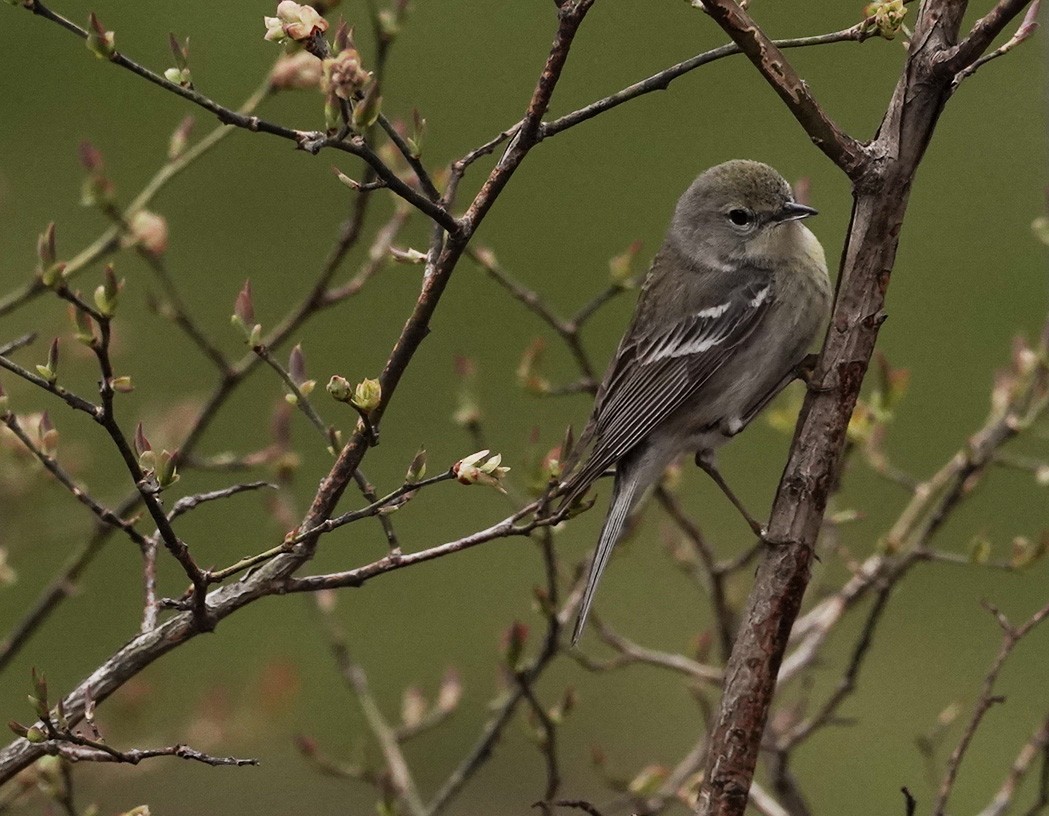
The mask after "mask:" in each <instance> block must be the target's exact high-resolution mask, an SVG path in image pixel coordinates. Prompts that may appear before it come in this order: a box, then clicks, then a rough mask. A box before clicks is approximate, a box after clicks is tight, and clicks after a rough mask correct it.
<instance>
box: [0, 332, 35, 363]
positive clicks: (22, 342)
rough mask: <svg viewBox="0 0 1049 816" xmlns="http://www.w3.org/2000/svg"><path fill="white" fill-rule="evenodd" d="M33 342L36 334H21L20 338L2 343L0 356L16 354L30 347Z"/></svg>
mask: <svg viewBox="0 0 1049 816" xmlns="http://www.w3.org/2000/svg"><path fill="white" fill-rule="evenodd" d="M34 340H36V332H29V333H28V334H23V335H22V336H21V337H18V338H16V339H14V340H12V341H11V342H9V343H4V345H2V346H0V356H3V357H6V356H7V355H8V354H11V353H13V352H16V351H18V350H19V349H20V348H25V347H26V346H28V345H31V344H32V343H33V341H34Z"/></svg>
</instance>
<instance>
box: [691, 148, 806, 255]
mask: <svg viewBox="0 0 1049 816" xmlns="http://www.w3.org/2000/svg"><path fill="white" fill-rule="evenodd" d="M815 214H816V210H814V209H813V208H812V207H809V206H806V205H804V204H799V203H797V202H796V201H795V200H794V195H793V193H792V192H791V189H790V185H789V184H787V182H786V180H785V179H784V178H783V176H781V175H780V174H779V173H777V172H776V171H775V170H773V169H772V168H771V167H769V166H768V165H767V164H762V163H761V162H756V161H747V160H743V159H737V160H734V161H729V162H725V163H724V164H719V165H717V166H716V167H711V168H710V169H709V170H707V171H706V172H704V173H702V174H701V175H700V176H699V177H698V178H697V179H696V180H695V181H694V182H692V186H690V187H689V188H688V190H686V191H685V194H684V195H683V196H681V199H680V200H679V201H678V204H677V209H676V210H675V212H674V219H673V222H672V224H671V239H672V240H673V241H674V243H675V244H676V245H677V247H678V249H679V250H681V251H682V252H684V253H685V255H686V256H688V257H689V258H692V259H693V260H695V261H698V262H699V263H700V264H706V265H708V266H714V267H723V268H725V269H726V271H727V269H728V268H730V267H733V266H737V265H739V264H740V263H741V262H747V263H752V264H758V265H762V266H765V265H772V266H775V265H777V264H779V263H781V262H782V261H783V260H785V259H787V258H789V257H790V256H791V255H792V254H794V253H796V252H799V251H801V248H802V247H803V246H804V245H805V243H806V233H807V230H805V229H804V228H803V227H801V226H800V225H799V224H797V222H798V221H800V220H801V219H803V218H808V217H809V216H811V215H815Z"/></svg>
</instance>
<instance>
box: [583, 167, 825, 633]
mask: <svg viewBox="0 0 1049 816" xmlns="http://www.w3.org/2000/svg"><path fill="white" fill-rule="evenodd" d="M815 212H816V211H815V210H813V209H812V208H811V207H806V206H804V205H801V204H798V203H796V202H795V201H794V199H793V195H792V193H791V189H790V186H789V185H788V184H787V182H786V181H785V180H784V179H783V177H782V176H780V175H779V173H777V172H776V171H775V170H773V169H772V168H771V167H769V166H768V165H765V164H761V163H759V162H754V161H743V160H737V161H730V162H726V163H725V164H720V165H718V166H716V167H712V168H711V169H709V170H707V171H706V172H705V173H703V174H702V175H700V176H699V177H698V178H697V179H696V180H695V181H694V182H693V183H692V185H691V186H690V187H689V188H688V190H686V191H685V194H684V195H682V196H681V198H680V200H679V201H678V203H677V207H676V209H675V211H674V216H673V218H672V220H671V223H670V229H669V230H668V231H667V236H666V239H665V240H664V242H663V246H662V247H661V248H660V250H659V252H658V253H656V256H655V258H654V260H653V261H652V267H651V269H650V270H649V273H648V276H647V277H646V279H645V284H644V286H643V288H642V290H641V296H640V298H639V299H638V302H637V307H636V309H635V312H634V317H633V320H632V321H631V323H630V326H629V327H628V328H627V331H626V333H625V335H624V336H623V339H622V340H621V341H620V344H619V348H618V350H617V351H616V354H615V357H614V358H613V360H612V363H611V364H610V365H609V368H608V371H607V373H606V374H605V377H604V380H603V382H602V384H601V387H600V389H599V390H598V394H597V399H596V401H595V404H594V410H593V414H592V416H591V419H590V422H589V424H588V426H587V430H586V431H585V432H584V434H583V438H582V439H581V443H580V454H581V460H580V461H577V462H575V463H573V464H572V465H571V466H570V468H569V472H568V474H567V476H566V480H565V482H564V484H563V486H562V491H563V494H564V496H565V499H564V501H565V502H571V501H574V500H575V499H576V498H578V497H579V496H581V495H582V494H583V493H585V492H586V490H587V489H588V488H589V487H590V486H591V485H592V484H593V482H594V481H595V480H596V479H597V478H598V477H599V476H600V475H601V474H602V473H603V472H604V471H605V470H606V469H607V468H609V467H611V466H612V465H615V466H616V478H615V486H614V488H613V492H612V503H611V506H610V508H609V511H608V517H607V518H606V519H605V524H604V528H603V529H602V532H601V539H600V542H599V543H598V547H597V550H596V551H595V553H594V557H593V560H592V562H591V565H590V572H589V576H588V579H587V586H586V591H585V593H584V596H583V601H582V604H581V606H580V610H579V617H578V619H577V621H576V628H575V633H574V635H573V640H575V639H578V637H579V634H580V632H581V631H582V628H583V624H584V622H585V620H586V615H587V612H588V611H589V608H590V604H591V602H592V601H593V596H594V591H595V590H596V588H597V582H598V580H599V579H600V577H601V572H602V570H603V569H604V566H605V563H606V562H607V560H608V557H609V555H610V554H611V552H612V548H613V546H614V545H615V543H616V541H617V540H618V539H619V537H620V535H621V534H622V530H623V525H624V523H625V521H626V519H627V516H628V515H629V513H630V510H631V509H632V508H633V507H634V505H635V504H636V503H637V501H638V500H639V499H640V498H641V496H642V495H643V494H644V493H645V491H646V490H647V489H648V488H649V487H651V486H652V485H653V484H655V483H656V482H657V481H658V479H659V478H660V475H661V474H662V473H663V471H664V470H665V469H666V467H667V466H668V465H669V464H670V463H671V462H673V460H674V459H676V458H677V457H678V456H679V455H681V454H683V453H691V454H696V455H697V457H699V458H700V459H702V460H703V461H705V462H709V463H711V464H710V467H711V468H712V467H713V464H712V461H713V459H712V457H713V451H714V450H715V449H716V448H717V447H718V446H720V445H721V444H723V443H724V442H725V441H727V440H728V439H729V438H730V437H732V436H734V435H735V434H737V433H739V431H741V430H742V429H743V428H745V427H746V425H747V424H748V423H749V422H750V421H751V419H753V417H754V416H755V415H756V414H757V413H758V412H759V411H760V410H761V409H762V408H763V407H764V406H765V405H766V404H767V403H768V402H769V400H771V399H772V397H774V396H775V395H776V394H777V393H778V392H779V391H780V389H782V388H783V387H784V386H785V385H786V384H787V383H788V382H790V380H791V379H793V378H794V376H795V372H796V370H797V366H798V365H799V363H800V362H801V361H802V359H803V358H804V357H805V354H806V352H807V350H808V348H809V346H810V345H811V344H812V341H813V340H814V338H815V337H816V334H817V332H818V331H819V329H820V327H821V326H822V325H823V324H824V323H825V322H826V320H827V316H828V314H829V311H830V304H831V288H830V281H829V279H828V276H827V263H826V259H825V257H824V254H823V248H822V247H821V246H820V244H819V241H817V240H816V238H815V236H814V235H813V234H812V233H811V232H810V231H809V230H808V228H806V227H805V226H804V225H803V224H801V223H800V221H801V219H803V218H807V217H808V216H810V215H814V214H815Z"/></svg>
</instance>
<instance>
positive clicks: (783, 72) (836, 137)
mask: <svg viewBox="0 0 1049 816" xmlns="http://www.w3.org/2000/svg"><path fill="white" fill-rule="evenodd" d="M702 2H703V7H704V8H705V9H706V10H707V11H708V12H709V13H710V16H711V17H713V18H714V20H715V22H717V24H718V25H720V26H721V28H722V30H723V31H724V32H725V33H726V34H728V36H729V37H730V38H732V41H733V42H734V43H736V45H737V46H739V48H740V50H741V51H742V52H743V53H744V54H746V55H747V58H748V59H749V60H750V61H751V62H752V63H754V66H755V67H756V68H757V69H758V71H760V72H761V75H762V76H763V77H765V80H766V81H767V82H768V83H769V85H771V86H772V89H773V90H774V91H775V92H776V93H777V94H779V97H780V99H782V100H783V102H784V104H785V105H786V106H787V109H788V110H789V111H790V112H791V113H792V114H793V115H794V118H795V119H797V120H798V122H799V124H801V126H802V127H803V128H804V129H805V132H806V133H807V134H808V135H809V138H810V139H812V141H813V143H814V144H815V145H816V147H818V148H819V149H820V150H822V151H823V152H824V153H825V154H827V157H828V158H829V159H830V160H831V161H833V162H834V163H835V164H836V165H838V167H840V168H841V169H842V170H843V171H844V172H845V174H846V175H847V176H849V178H852V179H856V178H859V177H860V176H861V175H862V174H863V173H864V172H865V171H866V170H867V167H868V157H867V155H866V152H865V150H864V148H863V145H861V144H860V143H859V142H857V141H856V140H855V139H853V138H852V137H851V136H849V135H848V134H847V133H845V131H843V130H842V129H841V128H840V127H838V125H837V124H836V123H835V122H834V121H833V120H832V119H831V118H830V117H829V116H828V115H827V113H826V112H825V111H824V110H823V108H821V107H820V105H819V103H818V102H817V101H816V98H815V97H814V96H813V95H812V92H811V91H810V90H809V86H808V85H807V84H806V83H805V81H804V80H803V79H802V78H801V77H800V76H799V75H798V72H797V71H795V70H794V66H793V65H791V64H790V62H788V60H787V58H786V57H785V56H784V55H783V52H782V51H780V49H779V48H777V47H776V45H775V43H773V42H772V40H770V39H769V38H768V37H767V36H766V35H765V32H763V31H762V30H761V28H760V27H759V26H758V24H757V23H755V22H754V20H753V19H752V18H751V16H750V15H749V14H747V12H746V11H744V10H743V9H742V8H740V7H739V5H737V4H736V2H735V0H702Z"/></svg>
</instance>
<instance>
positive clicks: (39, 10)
mask: <svg viewBox="0 0 1049 816" xmlns="http://www.w3.org/2000/svg"><path fill="white" fill-rule="evenodd" d="M25 7H26V8H27V9H29V10H30V11H32V12H33V13H34V14H36V15H38V16H40V17H43V18H45V19H47V20H50V21H52V22H54V23H58V24H59V25H60V26H62V28H64V29H66V30H67V31H70V32H72V33H73V34H75V35H77V36H78V37H80V38H81V39H85V40H86V39H87V36H88V33H87V31H86V30H85V29H83V28H81V27H80V26H78V25H77V24H76V23H73V22H71V21H70V20H67V19H66V18H64V17H62V16H61V15H60V14H57V13H55V12H54V11H52V10H51V9H49V8H47V7H46V6H44V4H43V3H41V2H40V0H29V4H28V5H26V6H25ZM109 61H110V62H112V63H114V64H115V65H118V66H120V67H121V68H124V69H126V70H128V71H131V72H132V73H134V74H137V75H138V76H140V77H142V78H143V79H145V80H147V81H149V82H152V83H153V84H154V85H158V86H159V87H161V88H163V89H164V90H166V91H168V92H170V93H173V94H175V95H176V96H181V97H182V98H183V99H186V100H187V101H189V102H192V103H193V104H195V105H199V106H200V107H202V108H204V109H205V110H207V111H210V112H211V113H213V114H215V116H217V117H218V119H219V121H220V122H222V123H223V124H226V125H233V126H235V127H238V128H243V129H244V130H248V131H251V132H252V133H259V132H262V133H268V134H270V135H273V136H279V137H280V138H282V139H288V140H290V141H292V142H294V143H295V144H296V146H297V147H298V148H299V149H301V150H305V151H306V152H307V153H311V154H314V155H316V154H317V153H319V152H320V151H321V150H322V149H324V148H326V147H330V148H334V149H335V150H341V151H343V152H346V153H350V154H352V155H354V156H357V157H359V158H361V159H363V160H364V161H365V162H367V163H368V165H369V166H370V167H371V168H372V169H373V170H374V171H375V172H376V174H377V175H378V176H379V178H380V179H382V180H383V181H384V182H385V183H386V186H387V187H389V188H390V190H391V191H392V192H394V193H396V194H397V195H398V196H400V197H401V198H403V199H404V200H405V201H407V202H408V203H409V204H411V205H412V206H414V207H415V208H416V209H418V210H419V211H420V212H422V213H424V214H425V215H427V216H429V217H430V218H431V219H433V220H434V221H435V222H436V223H438V224H440V225H441V226H442V227H443V228H444V229H446V230H447V231H448V232H449V233H450V234H455V233H458V232H459V230H460V225H459V223H458V222H457V221H456V219H455V218H454V217H453V216H452V214H451V213H449V212H448V211H447V210H446V209H444V207H442V206H441V205H440V204H437V203H435V202H433V201H431V200H430V199H429V198H427V197H426V196H424V195H422V194H421V193H419V192H418V191H417V190H415V189H414V188H412V187H410V186H408V185H407V184H405V183H404V182H403V181H402V180H401V179H400V178H399V177H398V176H397V174H396V173H394V172H393V170H391V169H390V168H389V167H388V166H387V165H386V164H385V162H383V161H382V159H380V158H379V156H378V155H377V154H376V153H375V151H373V150H372V149H371V148H370V147H369V146H368V145H367V143H366V142H365V141H364V139H362V138H361V137H360V136H359V135H351V136H350V137H349V138H347V139H340V138H338V137H334V138H333V137H329V136H327V135H326V134H324V133H321V132H319V131H312V130H296V129H294V128H289V127H286V126H284V125H279V124H276V123H274V122H270V121H267V120H266V119H262V118H260V117H258V116H253V115H252V116H246V115H244V114H242V113H238V112H237V111H234V110H232V109H230V108H227V107H224V106H222V105H220V104H219V103H218V102H215V101H214V100H212V99H210V98H208V97H207V96H205V95H204V94H202V93H200V92H199V91H197V90H195V89H193V88H192V87H186V86H183V85H179V84H178V83H175V82H169V81H168V80H167V79H165V78H164V77H163V76H161V75H160V74H157V73H155V72H153V71H150V70H149V69H148V68H145V67H144V66H142V65H140V64H139V63H137V62H135V61H134V60H131V59H129V58H128V57H126V56H124V55H123V54H121V53H119V52H114V53H113V55H112V56H111V57H110V60H109Z"/></svg>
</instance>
